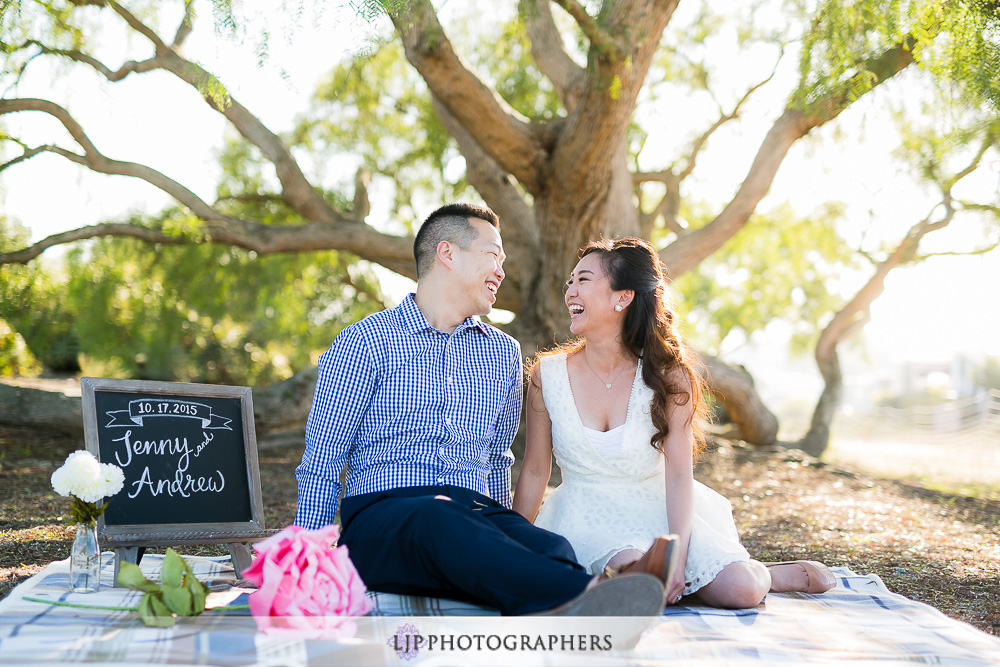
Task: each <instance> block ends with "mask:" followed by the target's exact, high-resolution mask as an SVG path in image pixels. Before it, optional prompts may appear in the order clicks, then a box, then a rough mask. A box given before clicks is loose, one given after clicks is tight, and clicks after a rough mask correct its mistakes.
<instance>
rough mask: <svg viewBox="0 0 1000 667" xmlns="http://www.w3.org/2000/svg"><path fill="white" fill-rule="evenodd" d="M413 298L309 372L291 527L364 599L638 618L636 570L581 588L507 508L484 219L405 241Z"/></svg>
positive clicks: (490, 229) (436, 220)
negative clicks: (311, 392) (336, 552)
mask: <svg viewBox="0 0 1000 667" xmlns="http://www.w3.org/2000/svg"><path fill="white" fill-rule="evenodd" d="M414 257H415V258H416V262H417V290H416V293H414V294H411V295H409V296H407V297H406V298H405V299H404V300H403V302H402V303H401V304H400V305H399V306H397V307H395V308H392V309H389V310H386V311H383V312H381V313H377V314H375V315H371V316H369V317H367V318H365V319H364V320H362V321H360V322H357V323H355V324H352V325H350V326H348V327H347V328H345V329H344V330H343V331H342V332H341V333H340V334H339V335H338V336H337V338H336V340H335V341H334V343H333V346H332V347H331V348H330V349H329V350H328V351H327V352H325V353H324V354H323V355H322V356H321V357H320V361H319V376H318V379H317V382H316V394H315V397H314V399H313V406H312V411H311V412H310V414H309V421H308V424H307V426H306V450H305V453H304V454H303V456H302V463H301V465H300V466H299V467H298V468H297V469H296V473H295V474H296V478H297V479H298V484H299V500H298V515H297V516H296V520H295V522H296V524H298V525H300V526H303V527H306V528H319V527H321V526H323V525H326V524H328V523H331V522H332V521H333V519H334V516H335V514H336V511H337V505H338V498H339V496H340V493H341V486H342V485H341V482H340V477H341V472H342V470H346V484H345V485H344V487H345V488H344V489H343V491H344V501H343V505H342V506H341V512H340V516H341V523H342V526H343V530H342V533H341V540H340V543H341V544H345V545H347V547H348V550H349V552H350V555H351V559H352V561H353V562H354V564H355V566H356V567H357V569H358V572H359V574H360V575H361V578H362V580H363V581H364V582H365V584H366V585H367V586H368V587H369V588H371V589H372V590H377V591H385V592H391V593H401V594H415V595H428V596H434V597H445V598H451V599H461V600H469V601H474V602H477V603H480V604H485V605H488V606H492V607H495V608H497V609H499V610H500V611H501V613H503V614H526V613H536V612H543V611H545V610H551V612H552V613H558V614H569V615H613V614H614V615H653V614H657V613H659V611H660V610H662V602H663V600H662V596H663V588H662V585H661V584H660V582H659V580H658V579H657V578H655V577H652V576H649V575H647V574H641V575H639V576H630V577H620V578H613V579H603V578H601V579H595V578H593V577H591V576H590V575H589V574H588V573H587V572H586V571H585V570H584V569H583V568H582V567H581V566H580V565H578V564H577V563H576V561H575V556H574V554H573V550H572V548H571V547H570V546H569V543H568V542H567V541H566V540H565V539H563V538H562V537H560V536H558V535H555V534H553V533H549V532H547V531H544V530H542V529H540V528H536V527H535V526H533V525H531V524H530V523H529V522H528V521H527V520H525V519H524V518H523V517H521V515H519V514H517V513H515V512H513V511H511V510H510V505H511V494H510V466H511V464H512V463H513V459H514V457H513V454H512V453H511V451H510V442H511V440H512V439H513V437H514V433H515V431H516V430H517V425H518V421H519V415H520V410H521V392H522V371H521V352H520V346H519V345H518V343H517V341H516V340H514V339H513V338H511V337H510V336H508V335H506V334H504V333H503V332H501V331H499V330H498V329H495V328H494V327H492V326H489V325H487V324H485V323H483V322H482V321H480V320H479V318H478V317H477V316H480V315H487V314H488V313H489V312H490V310H491V309H492V307H493V304H494V303H495V302H496V293H497V290H498V289H499V287H500V283H501V282H502V281H503V278H504V271H503V263H504V260H505V259H506V255H505V254H504V251H503V244H502V242H501V238H500V232H499V220H498V219H497V216H496V214H495V213H493V211H491V210H489V209H487V208H484V207H479V206H472V205H469V204H453V205H450V206H445V207H443V208H440V209H438V210H437V211H435V212H433V213H432V214H431V215H430V216H429V217H428V218H427V220H426V221H425V222H424V224H423V225H422V226H421V228H420V230H419V232H418V233H417V237H416V239H415V241H414Z"/></svg>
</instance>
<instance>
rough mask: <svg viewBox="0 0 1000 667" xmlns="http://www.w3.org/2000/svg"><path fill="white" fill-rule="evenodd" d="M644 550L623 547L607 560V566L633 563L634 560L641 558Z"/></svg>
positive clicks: (612, 566) (613, 566)
mask: <svg viewBox="0 0 1000 667" xmlns="http://www.w3.org/2000/svg"><path fill="white" fill-rule="evenodd" d="M644 553H645V552H644V551H639V550H638V549H625V550H624V551H619V552H618V553H616V554H615V555H614V556H612V557H611V560H609V561H608V565H607V566H608V567H610V568H615V567H618V566H621V565H628V564H629V563H634V562H635V561H637V560H639V559H640V558H642V556H643V554H644Z"/></svg>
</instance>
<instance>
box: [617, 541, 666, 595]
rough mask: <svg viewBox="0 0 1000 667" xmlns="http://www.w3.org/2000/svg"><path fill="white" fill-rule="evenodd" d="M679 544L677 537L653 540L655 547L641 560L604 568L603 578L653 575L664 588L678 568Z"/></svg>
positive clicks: (650, 548)
mask: <svg viewBox="0 0 1000 667" xmlns="http://www.w3.org/2000/svg"><path fill="white" fill-rule="evenodd" d="M676 544H677V536H676V535H664V536H662V537H657V538H656V539H655V540H653V545H652V546H651V547H649V551H647V552H646V553H644V554H643V555H642V556H641V557H640V558H639V560H634V561H632V562H631V563H625V564H624V565H618V566H617V567H606V568H604V574H603V575H601V576H602V577H619V576H622V575H626V574H639V573H641V572H642V573H645V574H651V575H653V576H654V577H656V578H657V579H659V580H660V581H661V582H662V583H663V585H664V586H666V585H668V584H669V583H670V579H671V577H672V576H673V573H674V568H675V567H676V566H677V549H675V548H674V547H675V546H676Z"/></svg>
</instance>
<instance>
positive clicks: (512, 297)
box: [432, 95, 541, 313]
mask: <svg viewBox="0 0 1000 667" xmlns="http://www.w3.org/2000/svg"><path fill="white" fill-rule="evenodd" d="M432 101H433V103H434V110H435V111H436V112H437V115H438V117H439V118H440V119H441V124H442V125H444V127H445V129H446V130H448V133H449V134H450V135H451V136H452V137H454V138H455V141H456V143H457V144H458V149H459V151H460V152H461V153H462V156H463V157H464V158H465V164H466V177H467V178H468V179H469V183H470V184H471V185H472V186H473V187H474V188H476V191H477V192H478V193H479V194H480V195H482V197H483V200H484V201H485V202H486V203H487V205H489V207H490V208H491V209H493V210H494V211H495V212H496V213H497V215H499V216H500V229H501V234H502V235H503V244H504V247H505V248H506V250H507V256H508V257H509V259H508V260H507V266H506V267H505V269H506V273H507V278H506V279H505V280H504V286H503V289H502V290H500V291H499V292H498V293H497V307H498V308H504V309H506V310H510V311H512V312H514V313H517V312H518V311H519V310H520V308H521V301H522V297H523V295H524V294H525V292H526V285H525V284H524V281H526V280H530V279H531V277H532V275H534V270H533V269H532V267H536V266H538V263H539V261H540V254H539V253H540V252H541V248H540V238H539V229H538V225H537V223H536V222H535V212H534V210H533V209H532V208H531V207H530V206H529V205H528V204H527V202H525V201H524V198H523V197H522V196H521V193H520V192H519V191H518V189H517V186H516V185H514V183H513V182H512V179H511V177H510V174H508V173H507V172H505V171H504V170H503V169H501V167H500V165H498V164H497V163H496V161H495V160H494V159H493V158H492V157H490V156H489V155H488V154H487V153H486V151H484V150H483V149H482V147H481V146H480V145H479V144H478V143H477V142H476V140H475V139H473V137H472V135H471V134H469V133H468V132H467V131H466V130H465V128H464V127H463V126H462V124H461V123H459V122H458V120H457V119H456V118H455V117H454V116H453V115H452V114H451V112H449V111H448V109H447V108H445V106H444V105H443V104H442V103H441V102H440V101H439V100H438V99H437V97H434V96H433V95H432Z"/></svg>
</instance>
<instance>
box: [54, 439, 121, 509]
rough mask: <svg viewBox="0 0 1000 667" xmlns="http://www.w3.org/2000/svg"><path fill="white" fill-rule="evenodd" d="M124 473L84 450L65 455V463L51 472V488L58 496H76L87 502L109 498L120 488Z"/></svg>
mask: <svg viewBox="0 0 1000 667" xmlns="http://www.w3.org/2000/svg"><path fill="white" fill-rule="evenodd" d="M124 482H125V475H124V473H122V470H121V468H119V467H118V466H116V465H111V464H109V463H101V462H99V461H98V460H97V458H96V457H95V456H94V455H93V454H91V453H90V452H88V451H86V450H82V449H81V450H78V451H75V452H73V453H72V454H70V455H69V456H67V457H66V462H65V463H63V464H62V466H61V467H60V468H59V469H58V470H56V471H55V472H54V473H52V488H53V489H55V492H56V493H58V494H59V495H60V496H71V495H72V496H76V497H77V498H79V499H80V500H82V501H84V502H88V503H96V502H97V501H99V500H100V499H101V498H105V497H110V496H113V495H115V494H116V493H118V492H119V491H121V489H122V486H123V484H124Z"/></svg>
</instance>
